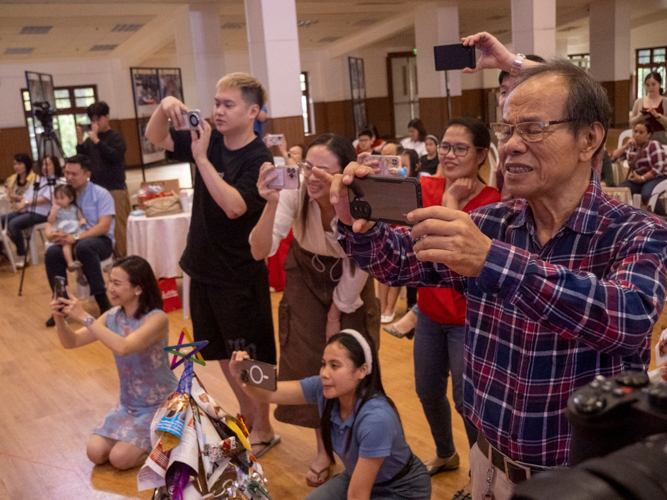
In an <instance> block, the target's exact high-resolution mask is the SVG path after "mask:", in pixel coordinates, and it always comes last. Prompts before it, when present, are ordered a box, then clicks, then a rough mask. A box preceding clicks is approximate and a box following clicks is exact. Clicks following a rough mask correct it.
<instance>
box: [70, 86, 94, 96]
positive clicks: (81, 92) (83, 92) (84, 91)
mask: <svg viewBox="0 0 667 500" xmlns="http://www.w3.org/2000/svg"><path fill="white" fill-rule="evenodd" d="M94 96H95V91H94V90H93V88H92V87H85V88H79V89H74V97H94Z"/></svg>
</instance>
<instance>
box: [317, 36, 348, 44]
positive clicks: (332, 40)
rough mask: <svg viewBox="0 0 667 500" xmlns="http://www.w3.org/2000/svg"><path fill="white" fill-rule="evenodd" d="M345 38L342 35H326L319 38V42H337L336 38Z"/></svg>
mask: <svg viewBox="0 0 667 500" xmlns="http://www.w3.org/2000/svg"><path fill="white" fill-rule="evenodd" d="M341 38H343V37H342V36H325V37H324V38H321V39H320V40H318V42H319V43H330V42H335V41H336V40H340V39H341Z"/></svg>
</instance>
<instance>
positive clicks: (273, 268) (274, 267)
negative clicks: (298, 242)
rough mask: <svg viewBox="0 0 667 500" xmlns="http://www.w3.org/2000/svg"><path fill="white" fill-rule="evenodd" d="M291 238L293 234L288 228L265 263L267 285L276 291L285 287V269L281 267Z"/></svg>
mask: <svg viewBox="0 0 667 500" xmlns="http://www.w3.org/2000/svg"><path fill="white" fill-rule="evenodd" d="M293 238H294V235H293V234H292V230H291V229H290V232H289V234H288V235H287V236H285V239H284V240H282V241H281V242H280V246H278V251H277V252H276V254H275V255H274V256H272V257H269V258H268V260H267V262H266V265H267V266H268V267H269V286H270V287H271V288H273V289H274V290H275V291H276V292H282V291H283V290H284V289H285V270H284V269H283V264H284V263H285V259H286V258H287V253H288V252H289V246H290V243H292V239H293Z"/></svg>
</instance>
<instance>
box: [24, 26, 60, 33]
mask: <svg viewBox="0 0 667 500" xmlns="http://www.w3.org/2000/svg"><path fill="white" fill-rule="evenodd" d="M51 28H53V26H24V27H23V28H21V31H20V32H19V34H20V35H46V34H47V33H48V32H49V31H51Z"/></svg>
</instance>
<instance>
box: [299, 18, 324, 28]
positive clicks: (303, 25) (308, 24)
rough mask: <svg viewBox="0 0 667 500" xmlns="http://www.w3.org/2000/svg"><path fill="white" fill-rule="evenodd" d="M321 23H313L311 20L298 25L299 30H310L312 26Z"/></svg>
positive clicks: (300, 22)
mask: <svg viewBox="0 0 667 500" xmlns="http://www.w3.org/2000/svg"><path fill="white" fill-rule="evenodd" d="M317 23H319V21H311V20H310V19H307V20H306V21H299V22H297V23H296V25H297V27H298V28H310V27H311V26H314V25H316V24H317Z"/></svg>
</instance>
